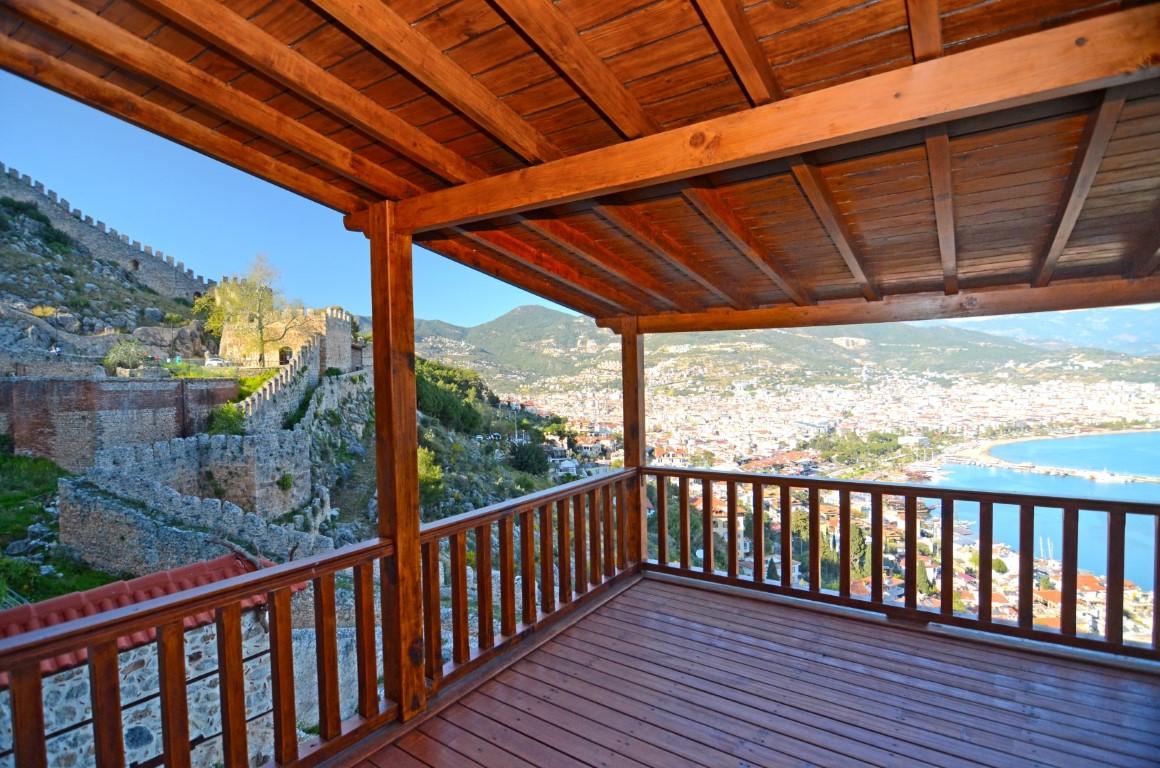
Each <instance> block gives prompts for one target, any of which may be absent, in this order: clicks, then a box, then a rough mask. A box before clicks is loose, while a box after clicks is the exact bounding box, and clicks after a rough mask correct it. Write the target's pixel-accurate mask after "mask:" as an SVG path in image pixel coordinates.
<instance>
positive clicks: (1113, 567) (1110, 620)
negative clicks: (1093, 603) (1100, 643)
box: [1104, 511, 1127, 645]
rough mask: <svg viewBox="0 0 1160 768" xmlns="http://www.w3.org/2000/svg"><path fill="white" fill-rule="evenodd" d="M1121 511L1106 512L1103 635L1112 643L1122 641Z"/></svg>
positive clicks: (1122, 553)
mask: <svg viewBox="0 0 1160 768" xmlns="http://www.w3.org/2000/svg"><path fill="white" fill-rule="evenodd" d="M1126 518H1127V516H1126V515H1125V514H1124V513H1123V512H1118V511H1117V512H1109V513H1108V581H1107V596H1106V604H1107V609H1108V616H1107V623H1106V626H1105V631H1104V636H1105V637H1106V638H1107V640H1108V642H1109V643H1111V644H1113V645H1122V644H1123V642H1124V526H1125V523H1126Z"/></svg>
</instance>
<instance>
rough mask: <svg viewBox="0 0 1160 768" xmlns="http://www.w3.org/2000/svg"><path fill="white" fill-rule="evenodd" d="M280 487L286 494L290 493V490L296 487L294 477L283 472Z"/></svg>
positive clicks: (279, 481)
mask: <svg viewBox="0 0 1160 768" xmlns="http://www.w3.org/2000/svg"><path fill="white" fill-rule="evenodd" d="M278 487H279V488H281V489H282V490H283V491H284V492H285V493H289V492H290V489H291V488H293V487H294V476H293V475H291V474H290V473H289V472H283V473H282V476H281V477H279V478H278Z"/></svg>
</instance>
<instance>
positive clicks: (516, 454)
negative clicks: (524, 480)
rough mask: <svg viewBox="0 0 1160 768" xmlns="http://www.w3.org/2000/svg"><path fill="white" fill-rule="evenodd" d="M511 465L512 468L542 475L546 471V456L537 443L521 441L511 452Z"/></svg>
mask: <svg viewBox="0 0 1160 768" xmlns="http://www.w3.org/2000/svg"><path fill="white" fill-rule="evenodd" d="M510 462H511V465H512V467H513V468H514V469H518V470H519V471H521V472H527V473H529V474H532V475H542V474H544V473H546V472H547V471H548V466H549V463H548V456H547V455H546V454H545V453H544V452H543V450H541V449H540V447H539V446H538V445H532V444H531V443H523V444H522V445H517V446H516V447H515V448H514V449H513V450H512V452H511V459H510Z"/></svg>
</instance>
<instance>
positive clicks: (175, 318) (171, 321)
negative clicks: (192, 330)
mask: <svg viewBox="0 0 1160 768" xmlns="http://www.w3.org/2000/svg"><path fill="white" fill-rule="evenodd" d="M161 322H162V323H164V324H165V325H174V326H176V325H185V318H184V317H182V316H181V315H179V314H177V313H176V312H166V313H165V317H163V318H161Z"/></svg>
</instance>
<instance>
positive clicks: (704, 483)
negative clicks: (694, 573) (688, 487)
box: [701, 477, 713, 573]
mask: <svg viewBox="0 0 1160 768" xmlns="http://www.w3.org/2000/svg"><path fill="white" fill-rule="evenodd" d="M701 555H702V557H701V570H702V571H704V572H705V573H712V572H713V481H712V480H710V479H709V478H707V477H703V478H701Z"/></svg>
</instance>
